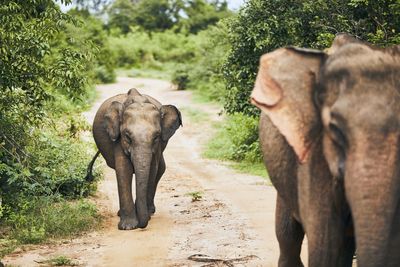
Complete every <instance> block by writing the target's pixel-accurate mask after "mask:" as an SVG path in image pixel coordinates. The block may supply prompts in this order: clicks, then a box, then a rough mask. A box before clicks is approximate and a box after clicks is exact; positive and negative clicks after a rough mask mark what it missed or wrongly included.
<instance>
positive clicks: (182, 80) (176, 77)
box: [172, 65, 189, 90]
mask: <svg viewBox="0 0 400 267" xmlns="http://www.w3.org/2000/svg"><path fill="white" fill-rule="evenodd" d="M186 68H187V67H186V66H184V65H183V66H181V67H179V68H177V69H176V70H175V71H174V73H173V74H172V83H173V84H175V85H176V86H177V89H178V90H184V89H186V88H187V86H188V83H189V74H188V70H187V69H186Z"/></svg>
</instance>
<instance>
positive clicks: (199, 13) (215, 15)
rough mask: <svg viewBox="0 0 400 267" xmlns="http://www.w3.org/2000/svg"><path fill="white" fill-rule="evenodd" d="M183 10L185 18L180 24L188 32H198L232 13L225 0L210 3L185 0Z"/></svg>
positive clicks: (201, 0)
mask: <svg viewBox="0 0 400 267" xmlns="http://www.w3.org/2000/svg"><path fill="white" fill-rule="evenodd" d="M183 12H184V13H185V15H186V16H187V18H186V19H183V20H182V22H181V25H182V26H183V27H184V28H187V29H188V31H189V32H190V33H198V32H199V31H201V30H204V29H206V28H207V27H208V26H209V25H215V24H216V23H217V22H218V21H219V20H220V19H222V18H225V17H228V16H230V15H231V14H232V13H231V12H230V11H229V9H228V5H227V2H226V1H222V2H220V1H218V0H216V1H214V2H210V3H209V2H207V1H206V0H188V1H185V4H184V7H183Z"/></svg>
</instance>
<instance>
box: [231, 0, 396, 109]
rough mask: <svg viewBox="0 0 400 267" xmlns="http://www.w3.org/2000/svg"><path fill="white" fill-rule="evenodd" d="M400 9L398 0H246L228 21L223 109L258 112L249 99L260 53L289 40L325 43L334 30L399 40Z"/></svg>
mask: <svg viewBox="0 0 400 267" xmlns="http://www.w3.org/2000/svg"><path fill="white" fill-rule="evenodd" d="M399 12H400V4H399V2H398V1H396V0H378V1H359V0H350V1H349V0H335V1H326V0H318V1H311V0H307V1H293V0H271V1H262V0H250V1H248V2H247V3H246V5H245V7H244V8H242V10H241V11H240V12H239V14H238V16H237V17H236V18H235V19H233V20H231V22H230V26H229V29H230V30H229V39H230V43H231V45H232V46H231V47H232V49H231V51H230V52H229V56H228V58H227V61H226V63H225V65H224V76H225V80H226V85H227V89H228V91H227V94H226V98H225V108H226V111H227V112H228V113H234V112H244V113H245V114H248V115H252V116H253V115H256V114H258V110H257V109H256V108H254V107H253V106H251V105H250V103H249V101H248V99H249V96H250V92H251V90H252V88H253V85H254V81H255V76H256V72H257V67H258V60H259V58H260V56H261V55H262V54H263V53H266V52H270V51H272V50H274V49H276V48H278V47H281V46H287V45H295V46H301V47H312V48H326V47H328V46H330V44H331V42H332V40H333V38H334V36H335V34H336V33H338V32H348V33H350V34H353V35H356V36H358V37H360V38H361V39H364V40H367V41H370V42H372V43H376V44H379V45H384V46H385V45H390V44H393V43H399V41H400V39H399V38H400V34H399V32H400V23H399V18H400V16H399Z"/></svg>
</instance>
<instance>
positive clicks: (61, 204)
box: [6, 197, 100, 244]
mask: <svg viewBox="0 0 400 267" xmlns="http://www.w3.org/2000/svg"><path fill="white" fill-rule="evenodd" d="M99 219H100V217H99V215H98V214H97V209H96V207H95V206H94V205H93V204H91V203H90V202H88V201H85V200H79V201H75V202H65V201H60V199H57V198H54V197H34V198H31V199H29V201H28V200H26V201H25V202H22V203H21V202H19V208H18V212H12V213H10V215H9V217H8V219H7V220H6V224H8V225H12V230H11V237H13V238H15V239H16V240H17V241H18V242H19V243H25V244H26V243H28V244H29V243H30V244H32V243H40V242H42V241H44V240H45V239H48V238H60V237H66V236H70V235H76V234H78V233H80V232H82V231H87V230H90V229H93V228H96V225H97V224H98V222H99Z"/></svg>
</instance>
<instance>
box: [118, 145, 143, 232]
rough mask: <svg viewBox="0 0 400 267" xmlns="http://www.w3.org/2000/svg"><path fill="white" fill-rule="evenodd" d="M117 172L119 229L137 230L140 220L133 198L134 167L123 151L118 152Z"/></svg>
mask: <svg viewBox="0 0 400 267" xmlns="http://www.w3.org/2000/svg"><path fill="white" fill-rule="evenodd" d="M115 172H116V175H117V184H118V196H119V211H118V216H119V217H120V221H119V223H118V229H120V230H132V229H135V228H137V225H138V219H137V217H136V212H135V204H134V202H133V198H132V178H133V166H132V164H131V162H130V160H129V159H128V158H127V157H126V156H125V155H124V154H123V152H122V150H121V149H119V151H116V160H115Z"/></svg>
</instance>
